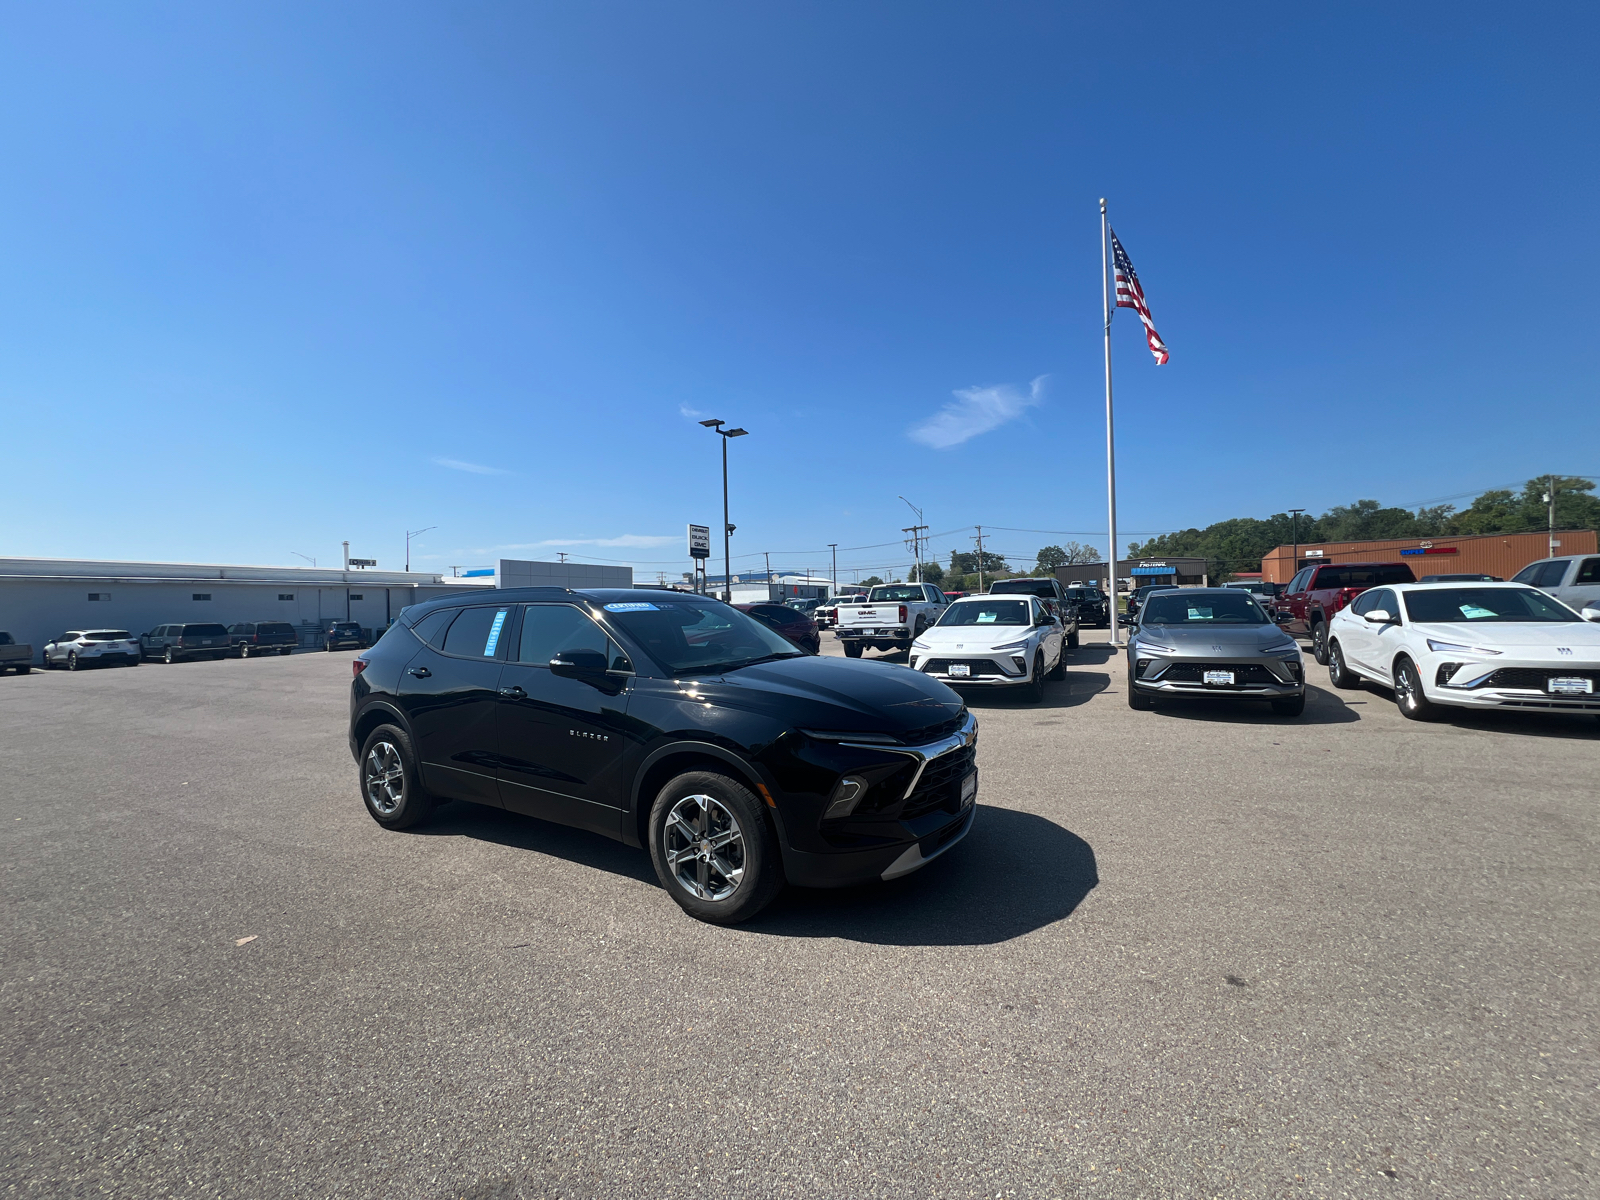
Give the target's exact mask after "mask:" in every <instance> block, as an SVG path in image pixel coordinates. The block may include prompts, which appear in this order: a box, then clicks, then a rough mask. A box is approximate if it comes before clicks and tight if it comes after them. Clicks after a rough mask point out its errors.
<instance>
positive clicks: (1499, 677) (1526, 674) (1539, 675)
mask: <svg viewBox="0 0 1600 1200" xmlns="http://www.w3.org/2000/svg"><path fill="white" fill-rule="evenodd" d="M1552 679H1590V680H1593V681H1594V683H1595V685H1596V688H1597V689H1600V671H1594V670H1587V671H1586V670H1584V669H1582V668H1581V667H1580V668H1578V669H1577V670H1562V669H1561V668H1559V667H1501V668H1500V669H1499V670H1498V671H1496V672H1494V673H1493V674H1491V675H1487V676H1485V677H1484V678H1482V679H1480V680H1479V681H1478V682H1477V683H1475V684H1473V685H1472V686H1473V687H1474V688H1483V687H1491V688H1532V689H1533V690H1534V691H1538V692H1542V691H1544V690H1545V688H1546V687H1547V686H1548V685H1549V683H1550V681H1551V680H1552Z"/></svg>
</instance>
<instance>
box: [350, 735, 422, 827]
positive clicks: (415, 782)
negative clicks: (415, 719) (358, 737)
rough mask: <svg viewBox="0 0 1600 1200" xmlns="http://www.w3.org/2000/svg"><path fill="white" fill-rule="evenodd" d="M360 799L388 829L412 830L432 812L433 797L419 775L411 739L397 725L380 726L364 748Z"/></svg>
mask: <svg viewBox="0 0 1600 1200" xmlns="http://www.w3.org/2000/svg"><path fill="white" fill-rule="evenodd" d="M360 778H361V799H362V802H363V803H365V804H366V806H367V815H368V816H370V817H371V818H372V819H373V820H374V821H376V822H377V823H378V824H379V825H382V826H383V827H384V828H385V829H410V828H411V827H412V826H413V825H418V824H421V823H422V822H423V821H425V820H427V819H428V817H430V816H431V815H432V814H433V803H434V801H433V797H432V796H430V795H429V794H428V793H427V792H426V791H425V790H424V789H423V786H422V779H421V777H420V776H419V775H418V774H417V756H416V754H415V752H414V751H413V750H412V748H411V739H410V738H409V737H407V736H406V732H405V730H403V729H401V728H400V727H399V726H397V725H379V726H378V727H377V728H376V729H374V730H373V731H372V732H371V733H369V734H368V735H367V740H366V744H365V745H364V746H362V748H361V776H360Z"/></svg>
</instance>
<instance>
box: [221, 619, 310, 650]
mask: <svg viewBox="0 0 1600 1200" xmlns="http://www.w3.org/2000/svg"><path fill="white" fill-rule="evenodd" d="M299 644H300V635H299V634H298V633H296V632H295V631H294V626H293V625H291V624H289V622H287V621H241V622H240V623H239V624H237V625H229V626H228V645H229V646H230V647H232V649H233V653H235V654H237V655H238V656H239V657H240V658H250V657H252V656H253V655H257V654H292V653H293V652H294V648H295V647H296V646H298V645H299Z"/></svg>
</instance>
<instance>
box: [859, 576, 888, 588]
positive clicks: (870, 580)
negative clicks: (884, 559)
mask: <svg viewBox="0 0 1600 1200" xmlns="http://www.w3.org/2000/svg"><path fill="white" fill-rule="evenodd" d="M882 583H883V580H881V579H879V578H878V577H877V576H876V575H868V576H867V577H866V578H865V579H863V580H862V581H861V586H862V587H878V586H880V585H881V584H882Z"/></svg>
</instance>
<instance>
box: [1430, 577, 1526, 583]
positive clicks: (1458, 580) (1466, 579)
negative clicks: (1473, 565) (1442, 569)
mask: <svg viewBox="0 0 1600 1200" xmlns="http://www.w3.org/2000/svg"><path fill="white" fill-rule="evenodd" d="M1417 582H1418V583H1504V582H1505V580H1503V579H1501V578H1500V576H1498V575H1424V576H1423V577H1422V578H1421V579H1419V580H1417Z"/></svg>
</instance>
